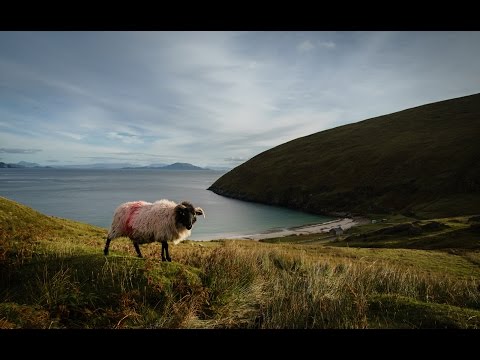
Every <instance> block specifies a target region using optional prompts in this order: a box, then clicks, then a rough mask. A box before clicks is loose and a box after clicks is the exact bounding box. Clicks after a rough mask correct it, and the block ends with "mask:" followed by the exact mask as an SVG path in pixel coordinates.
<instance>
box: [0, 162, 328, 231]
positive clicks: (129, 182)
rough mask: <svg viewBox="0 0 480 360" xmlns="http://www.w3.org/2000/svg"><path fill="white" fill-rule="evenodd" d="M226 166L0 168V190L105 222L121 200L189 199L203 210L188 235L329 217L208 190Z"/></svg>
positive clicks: (66, 214) (62, 213)
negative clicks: (216, 168)
mask: <svg viewBox="0 0 480 360" xmlns="http://www.w3.org/2000/svg"><path fill="white" fill-rule="evenodd" d="M223 174H224V172H221V171H172V170H156V169H136V170H133V169H119V170H96V169H95V170H79V169H42V168H38V169H0V196H3V197H6V198H9V199H11V200H14V201H17V202H19V203H22V204H24V205H27V206H29V207H32V208H34V209H35V210H38V211H40V212H42V213H44V214H47V215H53V216H57V217H62V218H68V219H73V220H77V221H81V222H85V223H88V224H92V225H96V226H100V227H104V228H109V227H110V224H111V221H112V215H113V211H114V210H115V208H116V207H117V206H118V205H120V204H121V203H123V202H126V201H134V200H144V201H149V202H153V201H155V200H160V199H169V200H173V201H176V202H181V201H183V200H187V201H190V202H191V203H192V204H193V205H194V206H199V207H201V208H203V209H204V210H205V213H206V219H203V217H199V218H198V221H197V222H196V223H195V225H194V227H193V229H192V235H191V236H190V239H191V240H208V239H218V238H222V237H232V236H239V235H249V234H258V233H263V232H267V231H272V230H276V229H285V228H290V227H293V226H300V225H306V224H314V223H322V222H325V221H328V220H331V218H327V217H323V216H318V215H312V214H307V213H303V212H300V211H294V210H290V209H285V208H280V207H275V206H267V205H261V204H255V203H249V202H245V201H239V200H234V199H229V198H226V197H223V196H220V195H217V194H215V193H213V192H211V191H208V190H206V189H207V188H208V187H209V186H210V185H211V184H213V183H214V182H215V180H217V179H218V178H219V177H220V176H222V175H223Z"/></svg>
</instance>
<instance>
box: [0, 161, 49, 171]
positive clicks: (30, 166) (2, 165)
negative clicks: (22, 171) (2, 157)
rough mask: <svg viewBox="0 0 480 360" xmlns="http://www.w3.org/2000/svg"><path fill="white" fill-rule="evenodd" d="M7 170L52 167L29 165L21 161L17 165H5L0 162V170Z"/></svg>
mask: <svg viewBox="0 0 480 360" xmlns="http://www.w3.org/2000/svg"><path fill="white" fill-rule="evenodd" d="M5 168H51V166H41V165H39V164H36V163H29V162H26V161H20V162H18V163H16V164H14V163H4V162H1V161H0V169H5Z"/></svg>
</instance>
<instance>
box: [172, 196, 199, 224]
mask: <svg viewBox="0 0 480 360" xmlns="http://www.w3.org/2000/svg"><path fill="white" fill-rule="evenodd" d="M176 220H177V223H178V224H181V225H183V226H185V227H186V228H187V230H190V229H191V228H192V226H193V224H195V221H197V216H196V214H195V208H194V207H193V206H192V204H190V203H188V202H186V201H184V202H182V203H181V204H180V205H177V208H176Z"/></svg>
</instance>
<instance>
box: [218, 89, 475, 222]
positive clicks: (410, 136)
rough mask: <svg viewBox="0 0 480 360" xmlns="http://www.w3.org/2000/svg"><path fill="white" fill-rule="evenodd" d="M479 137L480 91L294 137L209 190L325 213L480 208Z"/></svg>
mask: <svg viewBox="0 0 480 360" xmlns="http://www.w3.org/2000/svg"><path fill="white" fill-rule="evenodd" d="M312 121H315V119H312ZM479 139H480V94H475V95H471V96H465V97H461V98H456V99H451V100H446V101H441V102H437V103H432V104H428V105H424V106H419V107H415V108H412V109H408V110H403V111H400V112H396V113H393V114H389V115H384V116H380V117H376V118H372V119H368V120H364V121H360V122H357V123H353V124H349V125H344V126H340V127H337V128H334V129H330V130H326V131H321V132H318V133H315V134H312V135H309V136H305V137H302V138H298V139H295V140H292V141H290V142H287V143H285V144H282V145H279V146H277V147H275V148H273V149H270V150H268V151H265V152H263V153H261V154H259V155H257V156H255V157H254V158H252V159H250V160H249V161H247V162H245V163H243V164H242V165H240V166H238V167H236V168H234V169H233V170H231V171H230V172H228V173H227V174H225V175H223V176H222V177H221V178H219V179H218V180H217V181H216V182H215V183H214V184H213V185H211V186H210V188H209V190H212V191H213V192H215V193H217V194H220V195H224V196H228V197H232V198H237V199H242V200H248V201H255V202H260V203H266V204H273V205H280V206H286V207H290V208H294V209H300V210H303V211H308V212H313V213H319V214H331V213H338V212H347V213H356V214H371V213H403V214H407V215H409V216H416V217H418V218H422V217H423V218H434V217H443V216H456V215H468V214H475V213H480V140H479Z"/></svg>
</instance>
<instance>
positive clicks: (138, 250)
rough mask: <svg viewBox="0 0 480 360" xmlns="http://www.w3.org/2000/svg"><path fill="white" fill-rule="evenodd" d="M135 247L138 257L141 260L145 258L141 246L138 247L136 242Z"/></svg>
mask: <svg viewBox="0 0 480 360" xmlns="http://www.w3.org/2000/svg"><path fill="white" fill-rule="evenodd" d="M133 246H134V247H135V251H136V252H137V255H138V257H139V258H141V257H143V256H142V253H141V252H140V246H138V242H136V241H134V242H133Z"/></svg>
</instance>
